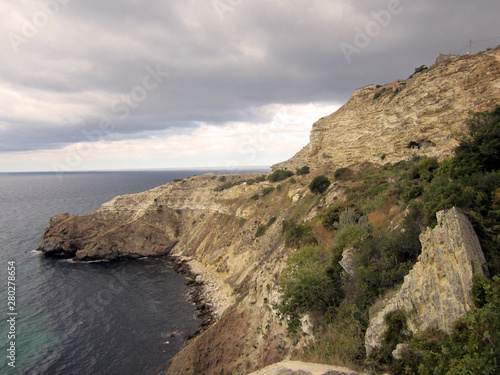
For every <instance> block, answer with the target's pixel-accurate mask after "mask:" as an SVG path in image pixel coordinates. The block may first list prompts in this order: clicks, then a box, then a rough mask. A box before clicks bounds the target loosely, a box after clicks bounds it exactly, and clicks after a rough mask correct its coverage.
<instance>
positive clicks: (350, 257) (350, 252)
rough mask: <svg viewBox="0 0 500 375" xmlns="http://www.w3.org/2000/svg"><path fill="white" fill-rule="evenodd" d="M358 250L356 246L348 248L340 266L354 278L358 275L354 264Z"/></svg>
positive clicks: (344, 252)
mask: <svg viewBox="0 0 500 375" xmlns="http://www.w3.org/2000/svg"><path fill="white" fill-rule="evenodd" d="M355 252H356V248H355V247H354V246H348V247H346V248H345V249H344V251H343V253H342V260H341V261H340V262H339V264H340V265H341V266H342V268H343V269H344V270H345V271H346V272H347V273H348V274H349V276H351V277H354V275H355V274H356V265H355V264H354V253H355Z"/></svg>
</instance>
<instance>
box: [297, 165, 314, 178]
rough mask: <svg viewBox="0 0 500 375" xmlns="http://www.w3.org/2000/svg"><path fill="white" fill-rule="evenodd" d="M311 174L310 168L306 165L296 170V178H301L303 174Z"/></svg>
mask: <svg viewBox="0 0 500 375" xmlns="http://www.w3.org/2000/svg"><path fill="white" fill-rule="evenodd" d="M310 172H311V168H309V167H308V166H307V165H305V166H303V167H302V168H299V169H297V173H296V175H297V176H302V175H305V174H309V173H310Z"/></svg>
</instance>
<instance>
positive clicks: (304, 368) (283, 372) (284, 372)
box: [250, 361, 364, 375]
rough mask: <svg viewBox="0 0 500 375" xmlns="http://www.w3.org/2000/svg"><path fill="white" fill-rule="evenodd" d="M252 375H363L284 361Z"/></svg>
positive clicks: (315, 364) (339, 368)
mask: <svg viewBox="0 0 500 375" xmlns="http://www.w3.org/2000/svg"><path fill="white" fill-rule="evenodd" d="M363 374H364V373H363ZM250 375H361V373H358V372H354V371H351V370H349V369H347V368H344V367H339V366H331V365H321V364H317V363H306V362H300V361H283V362H280V363H276V364H274V365H271V366H267V367H266V368H263V369H262V370H259V371H256V372H253V373H251V374H250Z"/></svg>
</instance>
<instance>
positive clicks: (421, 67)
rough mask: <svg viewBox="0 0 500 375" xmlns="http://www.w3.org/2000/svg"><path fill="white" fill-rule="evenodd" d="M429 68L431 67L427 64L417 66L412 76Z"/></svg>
mask: <svg viewBox="0 0 500 375" xmlns="http://www.w3.org/2000/svg"><path fill="white" fill-rule="evenodd" d="M427 69H429V68H428V67H427V66H426V65H420V66H419V67H418V68H415V72H413V74H412V75H411V76H410V78H412V77H413V76H414V75H415V74H417V73H422V72H425V71H426V70H427Z"/></svg>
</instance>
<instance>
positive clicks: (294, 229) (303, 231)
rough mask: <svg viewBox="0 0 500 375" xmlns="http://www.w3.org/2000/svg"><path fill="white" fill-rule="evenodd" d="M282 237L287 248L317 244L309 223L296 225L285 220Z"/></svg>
mask: <svg viewBox="0 0 500 375" xmlns="http://www.w3.org/2000/svg"><path fill="white" fill-rule="evenodd" d="M283 235H284V237H285V244H286V246H289V247H291V246H296V247H300V246H306V245H315V244H316V243H317V241H316V238H314V235H313V232H312V227H311V224H309V223H302V224H297V223H295V222H294V221H292V220H285V221H284V222H283Z"/></svg>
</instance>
